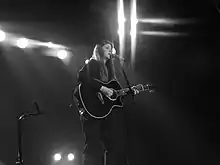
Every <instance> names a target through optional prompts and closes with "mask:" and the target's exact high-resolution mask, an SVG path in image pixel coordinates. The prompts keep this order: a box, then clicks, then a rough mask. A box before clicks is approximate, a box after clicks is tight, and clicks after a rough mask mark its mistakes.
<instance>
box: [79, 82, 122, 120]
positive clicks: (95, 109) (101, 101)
mask: <svg viewBox="0 0 220 165" xmlns="http://www.w3.org/2000/svg"><path fill="white" fill-rule="evenodd" d="M96 81H98V82H99V83H100V84H102V85H103V86H106V87H108V88H112V89H114V90H120V89H122V87H121V86H120V84H119V82H118V81H116V80H112V81H110V82H108V83H103V82H101V81H99V80H96ZM122 97H123V96H118V97H117V98H116V99H114V100H113V99H109V98H108V97H107V96H105V95H104V94H103V93H101V92H100V91H94V90H92V89H90V87H89V86H86V85H84V84H80V85H79V98H80V100H81V103H82V105H83V107H84V109H85V111H86V113H87V114H89V115H90V116H91V117H93V118H96V119H102V118H105V117H107V116H108V115H109V114H110V113H111V111H112V109H113V108H114V107H123V102H122Z"/></svg>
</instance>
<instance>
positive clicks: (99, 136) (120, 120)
mask: <svg viewBox="0 0 220 165" xmlns="http://www.w3.org/2000/svg"><path fill="white" fill-rule="evenodd" d="M113 47H114V45H113V43H111V42H109V41H104V42H102V43H101V44H100V45H96V46H95V48H94V51H93V55H92V57H91V58H90V60H89V62H88V63H87V64H85V66H84V67H83V68H82V69H81V70H80V71H79V73H78V82H79V83H81V84H84V85H86V86H88V87H89V88H91V89H94V90H97V91H98V90H100V92H102V93H104V94H105V95H108V96H111V95H112V94H113V90H112V89H110V88H107V87H105V86H102V85H101V84H100V83H98V82H97V81H95V80H94V79H98V80H101V81H102V82H108V81H110V80H112V79H116V76H115V68H114V63H113V58H111V57H112V50H113ZM123 113H124V112H123V108H120V110H118V111H117V110H115V111H114V112H112V113H111V114H110V115H108V117H106V118H104V119H94V118H92V117H90V118H81V121H82V127H83V132H84V135H85V148H84V165H102V164H103V162H104V153H105V156H106V164H107V165H126V164H127V160H126V154H125V130H126V129H125V123H124V117H123Z"/></svg>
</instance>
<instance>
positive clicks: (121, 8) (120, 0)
mask: <svg viewBox="0 0 220 165" xmlns="http://www.w3.org/2000/svg"><path fill="white" fill-rule="evenodd" d="M117 9H118V35H119V52H120V55H121V56H122V57H123V56H124V48H125V22H126V19H125V14H124V2H123V0H118V4H117Z"/></svg>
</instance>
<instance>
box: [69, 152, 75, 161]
mask: <svg viewBox="0 0 220 165" xmlns="http://www.w3.org/2000/svg"><path fill="white" fill-rule="evenodd" d="M67 158H68V160H69V161H73V160H74V158H75V156H74V154H73V153H69V154H68V155H67Z"/></svg>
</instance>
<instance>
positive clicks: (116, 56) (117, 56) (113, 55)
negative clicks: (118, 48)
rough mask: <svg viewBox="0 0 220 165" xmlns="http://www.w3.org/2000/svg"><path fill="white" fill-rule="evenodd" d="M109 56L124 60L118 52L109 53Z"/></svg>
mask: <svg viewBox="0 0 220 165" xmlns="http://www.w3.org/2000/svg"><path fill="white" fill-rule="evenodd" d="M111 58H117V59H119V60H121V61H125V59H124V58H123V57H121V56H120V55H118V54H116V53H114V54H111Z"/></svg>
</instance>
